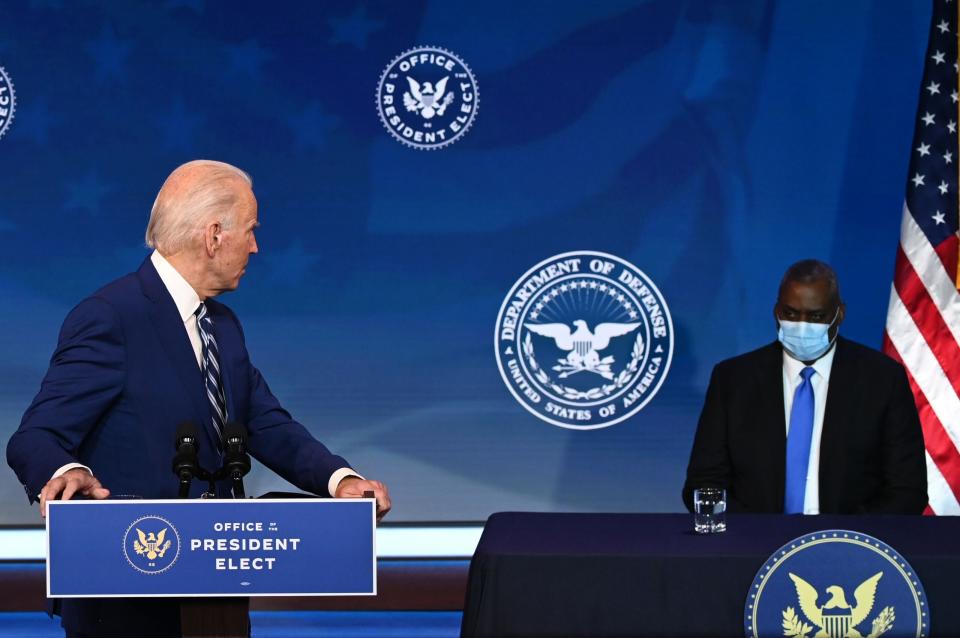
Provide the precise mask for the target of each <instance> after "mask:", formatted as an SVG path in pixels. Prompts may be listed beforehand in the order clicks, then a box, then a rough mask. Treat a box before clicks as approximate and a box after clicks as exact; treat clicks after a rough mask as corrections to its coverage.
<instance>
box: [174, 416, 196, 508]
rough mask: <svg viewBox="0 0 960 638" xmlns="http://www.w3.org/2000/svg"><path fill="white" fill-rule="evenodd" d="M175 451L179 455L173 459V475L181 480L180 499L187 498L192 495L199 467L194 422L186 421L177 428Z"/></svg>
mask: <svg viewBox="0 0 960 638" xmlns="http://www.w3.org/2000/svg"><path fill="white" fill-rule="evenodd" d="M174 449H176V451H177V453H176V454H175V455H174V457H173V473H174V474H176V475H177V478H179V479H180V492H179V497H180V498H187V497H188V496H189V494H190V481H192V480H193V477H194V475H195V474H196V473H197V468H198V465H199V460H198V458H197V453H198V449H199V441H198V439H197V426H196V424H195V423H194V422H193V421H184V422H183V423H181V424H180V425H178V426H177V437H176V439H175V440H174Z"/></svg>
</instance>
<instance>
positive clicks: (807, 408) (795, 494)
mask: <svg viewBox="0 0 960 638" xmlns="http://www.w3.org/2000/svg"><path fill="white" fill-rule="evenodd" d="M814 372H816V371H815V370H814V369H813V368H811V367H810V366H807V367H806V368H804V369H803V370H801V371H800V377H801V378H802V379H803V383H801V384H800V386H799V387H798V388H797V391H796V392H794V394H793V407H792V408H791V409H790V431H789V432H788V433H787V484H786V491H785V492H784V496H783V511H784V513H786V514H803V497H804V494H805V493H806V491H807V467H808V466H809V465H810V439H811V438H813V385H812V384H811V383H810V377H812V376H813V373H814Z"/></svg>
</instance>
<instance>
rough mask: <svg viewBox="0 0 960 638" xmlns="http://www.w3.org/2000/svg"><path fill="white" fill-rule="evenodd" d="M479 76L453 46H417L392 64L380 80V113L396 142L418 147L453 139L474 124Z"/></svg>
mask: <svg viewBox="0 0 960 638" xmlns="http://www.w3.org/2000/svg"><path fill="white" fill-rule="evenodd" d="M479 102H480V94H479V90H478V86H477V80H476V78H475V77H474V76H473V72H472V71H470V67H468V66H467V65H466V64H465V63H464V62H463V60H461V59H460V58H459V57H457V55H456V54H454V53H453V52H452V51H447V50H446V49H441V48H438V47H418V48H415V49H410V50H408V51H404V52H403V53H401V54H400V55H398V56H397V57H395V58H394V59H393V60H391V61H390V63H389V64H388V65H387V67H386V69H384V71H383V74H382V75H381V76H380V82H379V84H378V85H377V113H378V115H379V116H380V121H381V122H383V125H384V126H385V127H386V129H387V131H389V132H390V135H392V136H393V137H394V138H396V140H397V141H399V142H400V143H401V144H405V145H406V146H410V147H412V148H416V149H419V150H435V149H439V148H443V147H444V146H448V145H449V144H453V143H454V142H455V141H457V140H458V139H460V138H461V137H462V136H463V135H464V134H465V133H466V132H467V131H468V130H469V129H470V126H471V125H472V124H473V120H474V119H475V118H476V116H477V108H478V105H479Z"/></svg>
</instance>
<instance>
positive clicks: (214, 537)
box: [47, 499, 377, 598]
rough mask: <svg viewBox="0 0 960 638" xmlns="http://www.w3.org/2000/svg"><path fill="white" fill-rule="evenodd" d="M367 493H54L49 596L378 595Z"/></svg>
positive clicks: (50, 512)
mask: <svg viewBox="0 0 960 638" xmlns="http://www.w3.org/2000/svg"><path fill="white" fill-rule="evenodd" d="M375 508H376V504H375V501H374V500H373V499H349V500H347V499H336V500H335V499H289V500H261V499H254V500H212V499H211V500H179V501H167V500H164V501H147V500H117V501H110V500H107V501H51V502H50V503H49V509H48V513H47V596H50V597H54V598H57V597H63V598H74V597H75V598H83V597H92V596H96V597H110V596H284V595H298V596H311V595H313V596H331V595H375V594H376V593H377V584H376V549H375V543H374V541H375V533H374V532H375V527H376V519H375Z"/></svg>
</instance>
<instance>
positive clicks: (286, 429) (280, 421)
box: [7, 259, 348, 632]
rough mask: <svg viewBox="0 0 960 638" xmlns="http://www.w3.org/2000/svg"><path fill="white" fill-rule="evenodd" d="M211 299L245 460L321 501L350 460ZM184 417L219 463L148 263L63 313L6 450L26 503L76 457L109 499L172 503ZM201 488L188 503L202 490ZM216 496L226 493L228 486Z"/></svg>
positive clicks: (201, 396)
mask: <svg viewBox="0 0 960 638" xmlns="http://www.w3.org/2000/svg"><path fill="white" fill-rule="evenodd" d="M206 304H207V309H208V312H209V313H210V316H211V318H212V320H213V324H214V335H215V337H216V340H217V344H218V345H219V348H220V364H221V370H222V378H223V383H224V388H225V393H226V400H227V411H228V414H229V419H230V420H231V421H237V422H239V423H242V424H244V425H246V427H247V430H248V448H249V451H250V454H251V455H252V456H253V457H254V458H256V459H257V460H259V461H260V462H262V463H263V464H264V465H266V466H267V467H269V468H270V469H272V470H273V471H275V472H276V473H277V474H279V475H280V476H282V477H283V478H285V479H287V480H288V481H290V482H291V483H293V484H294V485H296V486H297V487H299V488H301V489H303V490H306V491H308V492H312V493H315V494H320V495H324V496H325V495H327V482H328V480H329V478H330V475H331V474H332V473H333V472H334V471H336V470H337V469H339V468H343V467H348V464H347V462H346V461H345V460H344V459H342V458H341V457H339V456H335V455H333V454H331V453H330V452H329V451H328V450H327V448H326V447H325V446H324V445H323V444H321V443H320V442H318V441H317V440H316V439H314V438H313V437H312V436H311V435H310V434H309V433H308V432H307V430H306V429H305V428H304V427H303V426H302V425H300V424H299V423H297V422H296V421H295V420H294V419H293V418H292V417H291V416H290V414H289V413H288V412H287V411H286V410H284V409H283V408H282V407H281V406H280V403H279V402H278V401H277V399H276V397H274V396H273V394H272V393H271V392H270V388H269V387H268V386H267V383H266V381H265V380H264V379H263V376H262V375H261V374H260V371H259V370H257V368H255V367H254V366H253V365H252V364H251V363H250V358H249V356H248V354H247V348H246V345H245V343H244V335H243V330H242V329H241V327H240V322H239V321H238V320H237V318H236V316H235V315H234V314H233V312H232V311H231V310H230V309H229V308H227V307H226V306H224V305H223V304H221V303H218V302H217V301H214V300H212V299H208V300H207V301H206ZM185 420H191V421H194V422H195V423H197V424H200V428H199V429H200V430H201V431H202V433H203V434H202V435H201V441H200V448H201V449H200V452H201V465H203V466H204V467H206V468H208V469H216V468H217V467H219V465H220V458H219V453H218V452H217V447H216V443H215V436H216V435H215V432H214V430H213V425H212V423H211V420H210V406H209V403H208V401H207V398H206V393H205V389H204V385H203V381H202V377H201V371H200V366H199V365H198V364H197V360H196V356H195V354H194V351H193V348H192V347H191V345H190V340H189V337H188V336H187V332H186V330H185V329H184V325H183V321H182V320H181V318H180V314H179V312H178V311H177V307H176V304H175V303H174V301H173V298H172V297H171V296H170V294H169V293H168V292H167V289H166V287H165V286H164V284H163V282H162V281H161V279H160V276H159V275H158V274H157V271H156V269H155V268H154V266H153V263H152V262H151V261H150V260H149V259H147V260H146V261H144V263H143V265H142V266H141V267H140V269H139V270H138V271H137V272H136V273H131V274H129V275H127V276H125V277H122V278H120V279H118V280H117V281H114V282H112V283H110V284H108V285H107V286H105V287H103V288H102V289H100V290H99V291H97V292H96V293H94V294H93V295H92V296H90V297H88V298H87V299H85V300H84V301H82V302H81V303H80V304H79V305H77V306H76V308H74V309H73V310H72V311H71V312H70V314H69V315H68V316H67V318H66V320H65V321H64V323H63V327H62V329H61V331H60V337H59V342H58V344H57V348H56V351H55V352H54V354H53V357H52V359H51V361H50V368H49V370H48V371H47V374H46V376H45V377H44V380H43V384H42V385H41V387H40V391H39V393H38V394H37V396H36V398H34V400H33V403H31V405H30V407H29V408H28V409H27V411H26V413H25V414H24V415H23V420H22V422H21V423H20V427H19V429H18V430H17V431H16V433H14V435H13V436H12V437H11V439H10V442H9V443H8V445H7V460H8V462H9V464H10V466H11V467H12V468H13V470H14V471H15V472H16V474H17V476H18V477H19V478H20V481H21V482H22V483H23V484H24V487H25V488H26V491H27V495H28V497H29V498H30V500H31V501H35V500H36V499H37V496H38V495H39V493H40V490H41V489H42V488H43V486H44V485H45V484H46V483H47V481H49V480H50V477H51V476H52V475H53V473H54V472H55V471H56V470H57V469H58V468H60V467H61V466H63V465H65V464H67V463H71V462H79V463H82V464H84V465H86V466H88V467H90V468H91V469H92V470H93V472H94V474H95V475H96V476H97V478H98V479H99V480H100V482H101V483H102V484H103V486H104V487H106V488H108V489H110V491H111V492H112V493H113V494H136V495H139V496H142V497H144V498H176V496H177V487H178V481H177V477H176V476H175V475H174V474H173V472H172V471H171V460H172V457H173V452H174V438H175V433H176V428H177V425H178V424H179V423H181V422H182V421H185ZM198 483H199V482H195V484H194V486H193V492H192V494H191V496H199V494H200V492H202V491H203V489H204V488H205V486H204V485H203V484H198ZM218 494H220V495H222V496H227V495H228V494H229V486H228V485H227V484H226V483H225V482H224V483H222V484H221V485H218ZM74 602H77V601H74ZM107 603H108V601H103V604H104V605H106V607H109V605H108V604H107ZM97 604H98V603H97ZM158 604H162V603H160V602H159V601H158ZM91 605H94V603H91ZM68 607H70V608H72V605H65V606H64V610H63V612H64V613H63V616H64V622H65V625H66V626H68V627H70V628H71V629H74V630H79V631H84V632H88V631H89V632H93V631H96V630H98V627H99V628H102V627H103V623H104V622H108V621H109V619H107V618H104V615H103V614H102V613H99V612H97V613H94V614H92V615H91V614H83V613H79V614H78V615H77V616H76V618H71V617H70V614H68V613H67V609H68ZM81 607H83V606H81ZM106 607H104V608H106ZM109 613H113V612H109ZM137 613H138V614H142V613H143V610H139V611H138V612H137ZM120 615H123V614H122V613H121V614H120ZM92 616H96V617H97V618H96V619H95V618H93V617H92ZM95 620H96V622H95V623H94V621H95ZM74 621H75V622H74ZM140 622H141V623H142V622H143V619H142V618H141V619H140ZM91 623H94V624H93V625H91ZM70 625H73V626H72V627H71V626H70Z"/></svg>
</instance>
